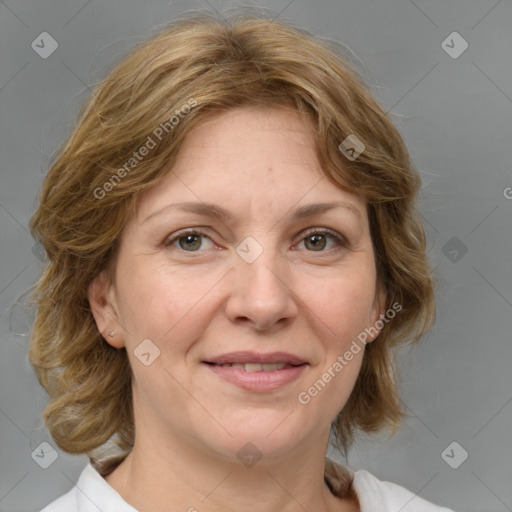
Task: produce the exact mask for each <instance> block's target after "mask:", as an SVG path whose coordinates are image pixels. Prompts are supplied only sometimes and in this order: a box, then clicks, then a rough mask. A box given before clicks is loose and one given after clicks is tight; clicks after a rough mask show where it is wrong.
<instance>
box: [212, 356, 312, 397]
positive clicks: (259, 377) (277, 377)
mask: <svg viewBox="0 0 512 512" xmlns="http://www.w3.org/2000/svg"><path fill="white" fill-rule="evenodd" d="M203 364H204V365H205V366H206V368H208V369H210V370H211V371H212V372H213V373H215V374H216V375H217V376H219V377H220V378H221V379H223V380H225V381H227V382H230V383H231V384H234V385H235V386H238V387H239V388H242V389H244V390H246V391H252V392H256V393H258V392H259V393H265V392H270V391H276V390H277V389H280V388H282V387H284V386H286V385H287V384H290V383H291V382H293V381H294V380H297V379H298V378H299V377H300V375H301V374H302V372H303V371H304V370H305V369H306V368H307V367H308V364H307V363H304V364H301V365H298V366H289V367H288V368H283V369H282V370H275V371H269V372H266V371H261V372H247V371H245V370H242V369H240V368H232V367H230V366H217V365H213V364H207V363H203Z"/></svg>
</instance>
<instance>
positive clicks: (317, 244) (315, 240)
mask: <svg viewBox="0 0 512 512" xmlns="http://www.w3.org/2000/svg"><path fill="white" fill-rule="evenodd" d="M308 241H309V242H310V244H311V246H312V247H313V249H314V250H318V249H323V248H324V247H325V237H324V235H311V236H310V237H309V240H308Z"/></svg>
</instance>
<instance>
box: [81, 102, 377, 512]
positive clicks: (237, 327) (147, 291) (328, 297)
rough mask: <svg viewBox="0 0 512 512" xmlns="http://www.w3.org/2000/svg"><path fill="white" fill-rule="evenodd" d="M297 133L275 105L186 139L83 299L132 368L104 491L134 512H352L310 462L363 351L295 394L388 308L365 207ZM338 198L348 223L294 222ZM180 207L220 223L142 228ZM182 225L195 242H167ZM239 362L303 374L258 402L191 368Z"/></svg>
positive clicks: (292, 119)
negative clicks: (216, 360)
mask: <svg viewBox="0 0 512 512" xmlns="http://www.w3.org/2000/svg"><path fill="white" fill-rule="evenodd" d="M309 123H310V121H309V120H306V119H304V118H302V117H300V116H299V115H298V114H297V113H294V112H291V111H289V110H286V109H283V108H272V109H269V108H258V109H255V108H251V109H250V108H243V109H234V110H231V111H229V112H227V113H223V114H221V115H217V116H216V117H213V118H211V119H210V120H209V122H208V123H205V124H203V125H201V126H200V127H198V128H196V129H195V130H194V131H193V132H192V133H190V134H189V135H188V137H187V138H186V140H185V142H184V144H183V146H182V148H181V151H180V154H179V156H178V160H177V161H176V163H175V165H174V166H173V168H172V170H170V171H171V172H169V174H168V175H167V176H166V178H165V179H164V180H163V181H162V182H160V183H159V184H157V185H156V186H154V187H153V188H151V189H149V190H147V191H145V192H144V193H143V195H142V197H141V201H140V204H139V209H138V212H137V216H136V218H134V219H132V220H131V221H129V222H128V223H127V224H126V226H125V229H124V231H123V234H122V238H121V247H120V251H119V253H118V256H117V260H116V266H115V279H114V280H113V282H112V283H109V282H108V280H107V279H106V277H105V274H104V273H101V274H99V275H98V277H97V278H96V279H95V280H94V282H93V283H92V284H91V286H90V288H89V299H90V303H91V307H92V311H93V314H94V318H95V320H96V324H97V327H98V329H99V330H100V332H102V333H105V339H106V340H107V342H108V343H110V344H111V345H112V346H114V347H116V348H121V347H126V349H127V354H128V356H129V358H130V364H131V366H132V369H133V375H134V379H133V396H134V398H133V402H134V413H135V426H136V439H135V445H134V448H133V451H132V452H131V453H130V455H129V456H128V457H127V458H126V459H125V461H124V462H123V463H122V464H121V465H120V466H119V467H118V468H117V469H116V470H115V471H114V472H113V473H111V474H110V475H109V476H107V477H106V480H107V482H108V483H109V484H110V485H111V486H112V487H113V488H114V489H115V490H117V491H118V492H119V493H120V495H121V496H122V497H123V499H124V500H125V501H127V502H128V503H130V504H131V505H133V506H134V507H135V508H138V509H140V510H144V511H149V512H157V511H164V510H165V511H168V510H182V511H187V510H188V511H189V512H192V511H193V510H197V511H199V512H203V511H221V510H222V511H226V510H244V511H250V512H257V511H266V512H268V511H276V512H277V511H292V510H293V511H295V510H304V509H305V510H315V511H349V510H351V511H354V510H359V506H358V504H357V500H356V501H352V500H349V499H340V498H337V497H335V496H334V495H333V494H332V493H331V492H330V491H329V489H328V487H327V486H326V484H325V482H324V480H323V471H324V468H323V466H324V460H325V455H326V451H327V448H328V439H329V429H330V424H331V422H332V420H333V419H334V418H335V417H336V415H337V414H338V412H339V411H340V410H341V409H342V408H343V406H344V404H345V403H346V401H347V399H348V397H349V395H350V392H351V391H352V389H353V386H354V383H355V381H356V378H357V375H358V373H359V370H360V367H361V363H362V357H363V354H364V351H363V350H361V351H360V352H359V353H358V354H356V355H355V356H354V358H353V359H352V361H350V363H348V364H347V366H346V367H344V368H343V370H342V371H341V372H339V373H337V374H336V377H335V378H333V379H331V381H330V382H329V383H328V384H327V387H326V388H325V389H323V390H322V391H321V392H320V393H318V395H317V396H316V397H314V398H312V399H311V401H310V403H309V404H307V405H303V404H301V403H300V402H299V401H298V399H297V397H298V395H299V393H300V392H303V391H306V390H307V389H308V388H309V387H310V386H311V385H312V384H313V383H314V382H315V381H317V380H318V379H319V378H321V376H322V374H324V373H325V372H326V371H327V370H328V368H329V367H331V366H332V365H333V363H334V362H335V361H336V358H337V357H338V356H340V355H342V354H343V353H344V352H345V351H346V350H347V349H348V348H349V346H350V344H351V343H352V341H353V340H354V339H356V337H357V335H358V334H359V333H360V332H361V331H363V330H364V329H365V328H366V327H369V326H373V325H374V323H375V322H376V320H378V318H379V315H380V314H381V313H383V312H384V299H385V297H384V296H382V294H378V293H377V291H376V268H375V259H374V252H373V247H372V241H371V236H370V230H369V222H368V217H367V213H366V204H365V201H364V200H363V199H362V198H361V197H359V196H357V195H355V194H353V193H349V192H347V191H345V190H342V189H340V188H339V187H338V186H335V185H334V184H333V183H332V182H330V181H329V180H328V179H327V178H326V177H325V176H324V174H323V173H322V171H321V168H320V165H319V163H318V161H317V158H316V156H315V152H314V149H313V127H312V125H311V124H309ZM340 201H341V202H343V203H344V204H346V205H350V207H351V208H353V209H355V210H356V211H358V212H359V214H355V213H354V212H353V211H352V210H351V209H350V208H348V207H336V208H334V209H331V210H329V211H326V212H323V213H317V214H315V215H313V216H310V217H307V218H304V219H301V220H292V219H291V216H292V214H293V213H294V212H295V211H296V210H297V208H299V207H301V206H304V205H308V204H312V203H328V202H340ZM181 202H196V203H202V202H205V203H213V204H215V205H219V206H222V207H224V208H226V209H228V210H229V212H230V213H231V215H232V218H230V219H223V220H220V219H216V218H212V217H210V216H205V215H199V214H197V213H191V212H185V211H183V210H180V209H176V208H166V209H164V210H163V213H160V214H158V215H155V216H153V217H152V218H151V219H150V220H147V221H146V222H144V221H145V219H146V218H147V217H148V216H149V215H151V214H152V213H153V212H156V211H157V210H159V209H161V208H163V207H164V206H166V205H169V204H171V203H172V204H175V203H181ZM186 228H194V229H195V230H199V231H201V232H203V233H204V234H205V236H203V237H200V236H199V237H197V238H194V237H192V238H191V239H187V238H186V237H185V238H181V239H180V238H179V236H181V237H183V234H182V232H183V229H186ZM310 228H316V229H317V231H321V230H322V229H326V228H327V229H330V230H332V231H334V232H336V233H337V234H339V235H340V236H342V237H344V239H346V243H343V244H339V243H337V242H336V240H335V239H334V238H331V237H330V236H328V235H327V236H325V235H324V236H322V235H321V234H320V236H319V237H317V238H315V239H314V241H316V245H315V244H313V243H312V241H313V240H312V238H311V234H308V233H307V231H308V230H310ZM178 235H179V236H178ZM248 236H251V237H252V238H253V239H254V240H256V241H257V243H258V244H259V245H260V246H261V248H262V250H263V252H262V253H261V254H260V255H259V256H258V257H257V258H256V259H255V261H254V262H252V263H247V262H246V261H245V260H244V259H242V258H241V257H240V256H239V254H238V253H237V252H236V249H237V246H238V245H239V244H240V243H241V242H242V241H243V240H244V239H245V238H246V237H248ZM169 240H170V243H168V244H167V245H166V241H169ZM180 240H181V242H180ZM180 243H181V244H183V245H180ZM253 245H254V244H253ZM183 247H185V249H184V248H183ZM191 248H192V249H196V250H190V249H191ZM186 249H189V250H186ZM251 250H252V249H251ZM110 331H116V334H115V336H114V337H109V336H108V335H107V334H106V333H108V332H110ZM143 339H150V340H151V342H152V343H153V344H154V345H156V346H157V347H158V349H159V350H160V355H159V357H157V358H156V359H154V361H153V362H152V363H151V364H150V365H148V366H145V365H144V364H141V362H140V361H139V360H138V359H137V358H136V357H135V355H134V350H135V349H136V348H137V346H138V345H139V344H140V343H141V341H142V340H143ZM372 340H373V338H369V339H368V341H369V342H371V341H372ZM239 350H244V351H245V350H248V351H254V352H263V353H269V352H274V351H285V352H289V353H292V354H296V355H298V356H300V357H301V358H302V359H304V360H306V361H307V362H308V366H307V367H306V369H305V370H304V371H303V372H302V374H301V375H300V377H299V378H298V379H297V380H296V381H294V382H292V383H289V384H287V385H286V386H284V387H282V388H280V389H277V390H275V391H271V392H265V393H258V392H253V391H246V390H243V389H241V388H239V387H237V386H235V385H233V384H231V383H229V382H226V381H224V380H223V379H221V378H220V377H218V376H217V375H216V374H215V373H214V372H212V371H211V370H210V369H209V368H208V367H207V366H206V365H205V364H204V363H202V361H204V360H205V359H208V358H211V357H214V356H219V355H221V354H225V353H228V352H233V351H239ZM248 442H251V443H252V444H253V445H254V446H256V447H257V450H258V451H259V452H260V453H261V455H262V458H261V459H260V460H259V461H258V462H257V464H255V465H254V466H252V467H248V466H246V465H244V464H243V463H242V462H241V460H240V459H239V458H238V457H237V452H238V451H239V450H240V449H241V448H242V447H243V446H244V445H246V443H248Z"/></svg>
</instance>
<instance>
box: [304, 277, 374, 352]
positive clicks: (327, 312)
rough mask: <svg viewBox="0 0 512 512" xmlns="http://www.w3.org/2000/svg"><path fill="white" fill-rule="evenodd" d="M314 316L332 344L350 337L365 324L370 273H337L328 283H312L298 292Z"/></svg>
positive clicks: (368, 314) (371, 293)
mask: <svg viewBox="0 0 512 512" xmlns="http://www.w3.org/2000/svg"><path fill="white" fill-rule="evenodd" d="M301 295H302V296H303V297H307V299H306V298H305V299H304V303H305V305H306V306H307V307H308V308H309V309H310V311H311V312H312V313H313V314H312V315H311V317H313V318H317V323H318V326H317V327H318V329H319V331H320V332H326V333H327V339H328V340H330V342H331V343H333V344H334V345H336V344H338V345H339V344H340V342H343V341H347V340H351V339H352V337H354V336H357V334H359V332H361V330H363V329H364V328H365V327H367V326H368V324H369V321H370V318H371V313H372V309H373V302H374V297H375V284H374V281H373V274H372V273H371V272H367V273H363V272H355V271H352V272H348V271H347V272H346V273H343V272H341V273H340V274H339V275H338V276H336V277H332V278H331V279H329V280H328V282H321V283H313V284H312V285H310V286H308V287H307V288H305V289H304V290H303V293H302V294H301Z"/></svg>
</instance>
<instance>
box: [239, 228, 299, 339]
mask: <svg viewBox="0 0 512 512" xmlns="http://www.w3.org/2000/svg"><path fill="white" fill-rule="evenodd" d="M267 240H268V237H267ZM244 242H245V245H244ZM244 242H242V243H241V244H240V246H239V247H238V248H237V252H238V253H239V256H240V260H239V261H238V262H237V264H236V266H235V272H234V274H233V278H234V283H233V290H232V294H231V297H230V307H229V313H230V314H231V316H232V317H233V318H235V317H236V318H242V317H243V318H245V319H248V320H251V321H252V322H253V323H254V324H255V325H256V326H257V327H258V328H260V329H264V328H269V327H270V326H271V325H273V324H274V323H276V322H278V321H279V320H281V319H283V318H290V317H291V316H293V315H294V313H295V306H294V299H293V293H292V292H291V290H290V286H289V285H288V284H287V283H286V280H287V265H286V262H285V261H283V260H282V258H280V256H279V253H278V251H277V250H276V249H275V247H273V246H272V244H270V243H268V244H265V247H263V245H262V244H261V243H260V242H258V241H256V240H255V239H252V240H246V241H244Z"/></svg>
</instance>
